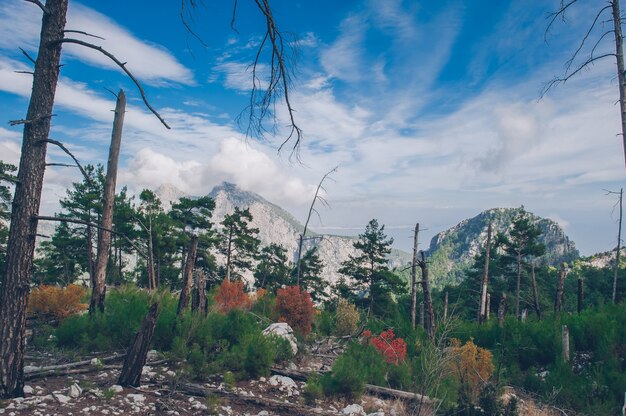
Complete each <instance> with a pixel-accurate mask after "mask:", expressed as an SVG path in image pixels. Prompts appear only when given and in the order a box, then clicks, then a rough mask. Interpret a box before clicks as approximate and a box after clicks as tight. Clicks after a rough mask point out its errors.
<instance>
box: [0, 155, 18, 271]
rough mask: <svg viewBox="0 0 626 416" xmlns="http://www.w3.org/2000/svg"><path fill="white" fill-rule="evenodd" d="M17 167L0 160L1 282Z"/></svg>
mask: <svg viewBox="0 0 626 416" xmlns="http://www.w3.org/2000/svg"><path fill="white" fill-rule="evenodd" d="M16 170H17V167H16V166H14V165H11V164H9V163H4V162H3V161H1V160H0V281H1V279H2V278H3V277H4V273H5V270H4V266H5V263H6V255H7V251H6V250H7V246H6V245H7V239H8V237H9V227H8V222H9V220H10V219H11V188H10V185H9V184H11V183H15V180H16V177H15V176H14V175H13V172H15V171H16Z"/></svg>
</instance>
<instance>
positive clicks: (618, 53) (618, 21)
mask: <svg viewBox="0 0 626 416" xmlns="http://www.w3.org/2000/svg"><path fill="white" fill-rule="evenodd" d="M619 3H620V2H619V0H613V1H611V5H612V9H613V10H612V12H613V13H612V14H613V29H614V30H613V33H614V35H615V60H616V61H617V81H618V84H619V107H620V116H621V120H622V143H623V146H624V163H626V101H625V100H626V77H625V76H624V38H623V37H622V17H621V13H620V5H619Z"/></svg>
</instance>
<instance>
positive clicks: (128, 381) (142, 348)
mask: <svg viewBox="0 0 626 416" xmlns="http://www.w3.org/2000/svg"><path fill="white" fill-rule="evenodd" d="M158 309H159V305H158V304H157V303H156V302H155V303H153V304H152V306H151V307H150V310H149V311H148V314H147V315H146V317H145V318H144V320H143V323H142V324H141V329H140V330H139V332H137V334H136V335H135V339H134V340H133V343H132V344H131V347H130V349H129V350H128V352H127V353H126V358H125V359H124V366H123V367H122V372H121V374H120V378H119V380H118V382H117V383H118V384H119V385H120V386H124V387H127V386H133V387H139V385H140V379H141V371H142V370H143V366H144V365H145V364H146V358H147V356H148V349H149V348H150V342H152V336H153V335H154V328H155V327H156V322H157V315H158Z"/></svg>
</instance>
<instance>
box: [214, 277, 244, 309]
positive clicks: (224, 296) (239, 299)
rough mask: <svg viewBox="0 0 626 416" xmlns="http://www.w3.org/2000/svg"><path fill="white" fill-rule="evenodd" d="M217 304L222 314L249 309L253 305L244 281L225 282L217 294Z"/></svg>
mask: <svg viewBox="0 0 626 416" xmlns="http://www.w3.org/2000/svg"><path fill="white" fill-rule="evenodd" d="M215 304H216V306H217V308H218V309H219V310H220V311H221V312H222V313H228V312H230V311H232V310H234V309H249V308H250V306H251V305H252V301H251V300H250V297H249V296H248V294H247V293H246V291H245V288H244V284H243V282H242V281H235V282H230V281H228V280H224V281H223V282H222V284H221V285H220V287H219V288H218V289H217V293H216V294H215Z"/></svg>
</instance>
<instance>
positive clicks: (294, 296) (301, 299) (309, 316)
mask: <svg viewBox="0 0 626 416" xmlns="http://www.w3.org/2000/svg"><path fill="white" fill-rule="evenodd" d="M274 308H275V312H276V315H277V316H279V317H280V318H279V321H281V322H287V323H288V324H289V325H290V326H291V327H292V328H293V329H294V330H296V331H298V332H300V333H301V334H302V335H308V334H309V333H310V332H311V326H312V324H313V314H314V313H315V312H314V308H313V301H311V295H309V292H307V291H306V290H302V289H300V286H288V287H286V288H283V289H278V292H277V293H276V305H275V306H274Z"/></svg>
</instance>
